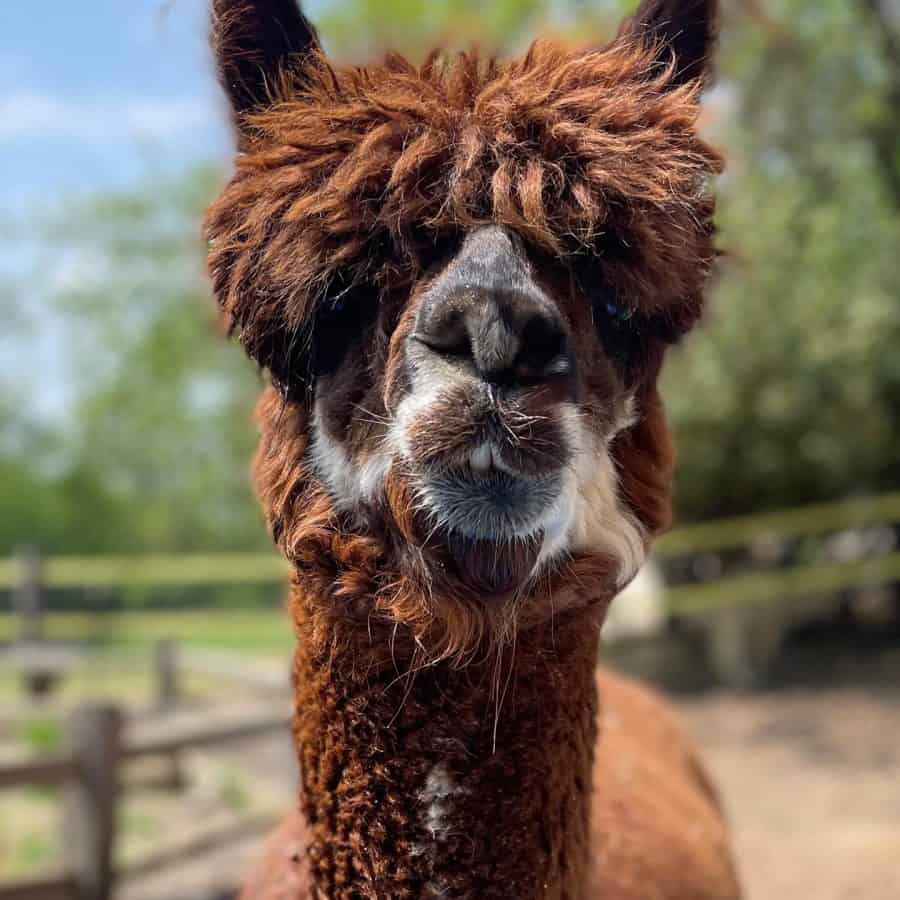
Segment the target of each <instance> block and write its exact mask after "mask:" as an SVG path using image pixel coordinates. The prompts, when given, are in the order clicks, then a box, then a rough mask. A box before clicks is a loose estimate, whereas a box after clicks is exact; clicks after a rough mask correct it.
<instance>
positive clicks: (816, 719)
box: [679, 686, 900, 900]
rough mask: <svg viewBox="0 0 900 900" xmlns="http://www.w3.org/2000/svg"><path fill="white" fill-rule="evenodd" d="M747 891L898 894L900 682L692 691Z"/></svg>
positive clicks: (832, 898)
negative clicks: (886, 686)
mask: <svg viewBox="0 0 900 900" xmlns="http://www.w3.org/2000/svg"><path fill="white" fill-rule="evenodd" d="M679 706H680V707H681V709H682V713H683V717H684V720H685V721H686V723H687V724H688V726H689V727H690V729H691V731H692V732H693V734H694V735H695V736H696V738H697V740H698V741H699V742H700V745H701V746H702V748H703V752H704V755H705V757H706V760H707V764H708V765H709V767H710V769H711V771H712V773H713V776H714V777H715V779H716V781H717V783H718V785H719V788H720V790H721V792H722V796H723V800H724V802H725V805H726V807H727V810H728V814H729V817H730V820H731V823H732V826H733V830H734V840H735V849H736V853H737V856H738V861H739V865H740V870H741V875H742V879H743V883H744V887H745V889H746V892H747V897H748V900H898V898H900V686H898V689H896V690H894V691H883V692H878V693H875V692H873V691H871V690H869V689H866V688H863V687H853V688H832V689H817V688H813V689H810V688H799V689H791V690H786V691H781V692H778V693H775V694H761V695H754V696H746V697H740V696H738V697H736V696H734V695H728V694H716V695H711V696H706V697H703V698H701V699H691V700H683V701H682V702H680V704H679Z"/></svg>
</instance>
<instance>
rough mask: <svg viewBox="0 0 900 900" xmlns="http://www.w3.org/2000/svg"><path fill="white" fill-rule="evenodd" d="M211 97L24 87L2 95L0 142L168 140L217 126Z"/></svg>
mask: <svg viewBox="0 0 900 900" xmlns="http://www.w3.org/2000/svg"><path fill="white" fill-rule="evenodd" d="M217 119H218V110H217V109H216V106H215V103H214V102H213V101H212V100H210V99H201V98H196V97H195V98H186V99H183V100H164V99H158V98H152V97H149V98H148V97H127V96H107V97H97V98H94V99H91V100H85V99H83V98H76V99H72V98H65V97H61V96H58V95H53V94H47V93H41V92H38V91H28V90H20V91H15V92H13V93H12V94H10V95H7V96H6V97H2V98H0V144H2V143H8V142H11V141H14V140H21V139H34V138H40V139H53V138H57V139H64V140H73V141H79V142H86V143H105V142H109V141H115V140H117V139H118V140H122V139H143V140H166V139H171V138H173V137H179V136H180V135H184V134H190V133H191V132H192V131H194V130H196V129H197V128H198V127H199V128H203V127H207V126H209V125H211V124H214V123H215V122H216V121H217Z"/></svg>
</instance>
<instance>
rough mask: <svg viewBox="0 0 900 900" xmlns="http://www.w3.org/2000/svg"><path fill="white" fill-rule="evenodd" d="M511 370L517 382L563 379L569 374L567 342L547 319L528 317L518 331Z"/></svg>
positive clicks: (556, 322)
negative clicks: (519, 333) (515, 353)
mask: <svg viewBox="0 0 900 900" xmlns="http://www.w3.org/2000/svg"><path fill="white" fill-rule="evenodd" d="M519 343H520V348H519V352H518V354H517V355H516V358H515V360H514V363H513V365H514V369H515V372H516V374H517V375H518V376H519V378H520V379H532V380H534V379H537V380H540V379H550V378H564V377H566V376H568V375H571V374H572V371H573V364H572V357H571V354H570V352H569V339H568V337H567V335H566V333H565V331H564V330H563V329H562V327H561V324H560V323H559V322H558V321H557V320H555V319H552V318H551V317H550V316H547V315H543V314H539V315H535V316H532V317H531V318H530V319H529V320H528V321H527V322H526V324H525V327H524V328H523V329H522V332H521V336H520V338H519Z"/></svg>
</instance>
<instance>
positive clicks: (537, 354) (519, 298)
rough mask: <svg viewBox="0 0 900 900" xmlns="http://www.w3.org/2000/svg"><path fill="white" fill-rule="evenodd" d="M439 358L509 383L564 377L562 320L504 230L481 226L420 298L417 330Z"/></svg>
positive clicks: (567, 369)
mask: <svg viewBox="0 0 900 900" xmlns="http://www.w3.org/2000/svg"><path fill="white" fill-rule="evenodd" d="M413 337H414V338H416V339H417V340H418V341H419V342H420V343H422V344H424V345H425V346H426V347H428V348H429V349H430V350H431V351H432V352H433V353H435V354H437V355H439V356H440V357H442V358H444V359H446V360H450V361H456V362H457V363H460V364H464V365H467V366H468V367H469V368H470V369H473V370H474V372H475V373H476V374H477V375H478V376H479V377H480V378H481V379H483V380H484V381H487V382H489V383H491V384H497V385H502V386H506V387H516V386H527V385H530V384H536V383H540V382H544V381H551V380H556V379H562V378H566V377H568V376H570V375H572V374H573V371H574V361H573V356H572V353H571V348H570V341H569V336H568V332H567V329H566V325H565V322H564V321H563V319H562V316H561V315H560V313H559V311H558V310H557V309H556V307H555V306H554V304H553V303H552V302H551V301H550V300H549V298H548V297H547V296H546V294H544V292H543V291H542V290H541V288H540V287H539V286H538V285H537V284H536V283H535V282H534V280H533V279H532V277H531V274H530V271H529V269H528V266H527V262H526V260H525V258H524V251H523V250H522V248H521V247H520V246H519V245H518V244H517V242H516V241H515V240H514V239H513V238H512V237H511V236H510V235H509V234H508V233H507V232H506V231H505V230H504V229H502V228H498V227H494V226H491V227H487V228H482V229H479V230H478V231H477V232H475V233H474V234H472V235H470V236H469V238H468V239H467V240H466V241H465V243H464V244H463V246H462V249H461V250H460V252H459V254H458V256H457V257H456V259H454V260H453V262H452V263H451V264H450V265H449V266H448V267H447V269H446V271H445V272H444V274H443V275H442V276H441V278H439V279H438V281H437V282H436V283H435V284H434V285H433V287H432V288H431V290H429V291H428V293H427V295H426V296H425V298H424V299H423V302H422V305H421V307H420V309H419V314H418V317H417V320H416V327H415V331H414V334H413Z"/></svg>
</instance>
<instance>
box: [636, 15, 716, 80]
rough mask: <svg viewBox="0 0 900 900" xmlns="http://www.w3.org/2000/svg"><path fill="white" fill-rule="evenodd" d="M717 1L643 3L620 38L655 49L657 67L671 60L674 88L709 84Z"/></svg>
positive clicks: (667, 63) (714, 38) (714, 41)
mask: <svg viewBox="0 0 900 900" xmlns="http://www.w3.org/2000/svg"><path fill="white" fill-rule="evenodd" d="M717 11H718V3H717V2H716V0H643V2H642V3H641V5H640V6H639V7H638V10H637V12H636V13H635V14H634V15H633V16H632V17H631V18H630V19H628V20H626V22H625V24H624V25H623V26H622V30H621V32H620V35H624V36H627V37H634V38H637V39H638V40H640V41H642V42H643V43H644V44H646V45H647V46H649V47H655V48H656V50H657V58H658V61H659V65H660V66H667V65H669V63H671V62H672V61H673V60H674V63H675V72H674V75H673V77H672V84H673V86H678V85H682V84H685V83H687V82H688V81H695V80H702V81H706V80H708V78H709V76H710V70H711V58H712V52H713V49H714V48H715V44H716V36H717V18H718V17H717Z"/></svg>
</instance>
